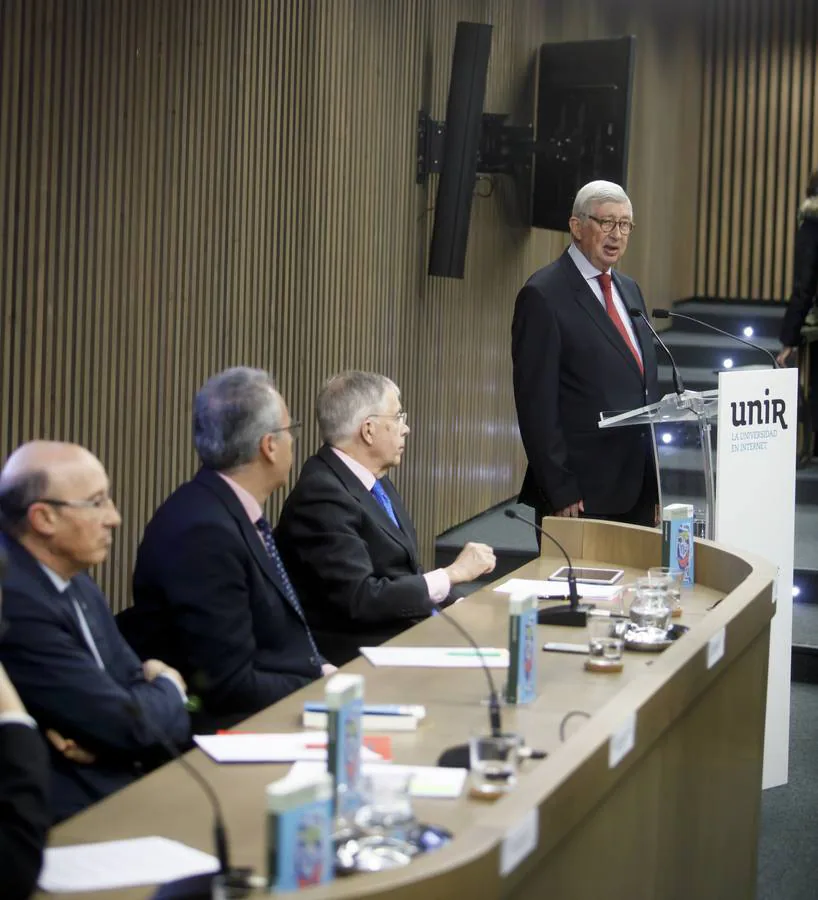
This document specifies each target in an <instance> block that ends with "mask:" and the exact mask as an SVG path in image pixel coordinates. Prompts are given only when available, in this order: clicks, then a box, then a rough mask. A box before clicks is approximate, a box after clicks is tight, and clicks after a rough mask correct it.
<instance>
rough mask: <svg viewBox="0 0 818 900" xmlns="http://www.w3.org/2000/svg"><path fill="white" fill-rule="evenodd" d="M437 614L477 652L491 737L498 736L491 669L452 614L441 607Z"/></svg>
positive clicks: (496, 697)
mask: <svg viewBox="0 0 818 900" xmlns="http://www.w3.org/2000/svg"><path fill="white" fill-rule="evenodd" d="M437 614H438V615H439V616H440V617H441V618H443V619H445V620H446V621H447V622H448V623H449V625H451V626H452V628H455V629H457V631H459V632H460V634H462V635H463V637H464V638H465V639H466V640H467V641H468V642H469V643H470V644H471V646H472V647H473V648H474V652H475V653H476V654H477V658H478V659H479V660H480V666H481V668H482V669H483V672H484V673H485V675H486V681H487V682H488V685H489V728H490V729H491V736H492V737H499V736H500V735H501V734H502V733H503V726H502V722H501V721H500V697H499V695H498V693H497V688H496V687H495V685H494V679H493V678H492V677H491V669H490V668H489V667H488V666H487V665H486V660H485V659H484V658H483V653H482V651H481V650H480V647H479V646H478V644H477V642H476V641H475V640H474V638H473V637H472V636H471V635H470V634H469V633H468V631H466V629H465V628H464V627H463V626H462V625H461V624H460V623H459V622H458V621H457V620H456V619H454V618H453V617H452V616H450V615H449V614H448V613H446V612H444V611H443V610H442V609H438V610H437Z"/></svg>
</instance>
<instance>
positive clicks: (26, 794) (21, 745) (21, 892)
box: [0, 554, 50, 900]
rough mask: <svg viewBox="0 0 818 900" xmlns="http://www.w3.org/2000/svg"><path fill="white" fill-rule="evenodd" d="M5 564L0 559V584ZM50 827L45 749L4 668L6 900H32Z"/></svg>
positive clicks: (1, 743) (0, 838) (2, 845)
mask: <svg viewBox="0 0 818 900" xmlns="http://www.w3.org/2000/svg"><path fill="white" fill-rule="evenodd" d="M4 564H5V560H4V558H3V556H2V554H0V578H1V577H2V573H3V569H4ZM49 822H50V815H49V810H48V755H47V753H46V749H45V744H44V742H43V739H42V738H41V737H40V734H39V732H38V731H37V725H36V723H35V722H34V720H33V719H32V718H31V716H29V715H28V713H27V712H26V708H25V707H24V706H23V702H22V700H20V697H19V695H18V694H17V691H16V690H15V689H14V685H12V683H11V682H10V681H9V677H8V675H7V674H6V670H5V669H4V668H3V666H2V665H0V873H2V874H0V879H1V880H2V885H3V894H2V896H3V898H4V900H26V898H27V897H29V896H31V893H32V891H33V890H34V887H35V885H36V883H37V876H38V875H39V873H40V866H41V865H42V861H43V847H44V846H45V840H46V836H47V834H48V824H49Z"/></svg>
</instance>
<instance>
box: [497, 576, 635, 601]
mask: <svg viewBox="0 0 818 900" xmlns="http://www.w3.org/2000/svg"><path fill="white" fill-rule="evenodd" d="M620 587H622V585H621V584H586V583H585V582H584V581H578V582H577V589H578V591H579V594H580V596H581V597H587V598H588V599H589V600H609V599H610V598H611V597H613V595H614V594H615V593H616V592H617V591H618V590H619V588H620ZM494 590H495V591H499V592H500V593H501V594H517V593H520V594H536V595H537V596H538V597H567V596H568V582H567V581H533V580H530V579H527V578H509V579H508V581H504V582H503V583H502V584H501V585H499V586H498V587H496V588H495V589H494Z"/></svg>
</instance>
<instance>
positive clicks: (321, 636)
mask: <svg viewBox="0 0 818 900" xmlns="http://www.w3.org/2000/svg"><path fill="white" fill-rule="evenodd" d="M381 483H382V484H383V486H384V489H385V490H386V493H387V494H388V496H389V499H390V500H391V501H392V506H393V507H394V510H395V514H396V516H397V519H398V522H400V525H401V527H400V528H397V527H396V526H395V525H394V523H393V522H392V520H391V519H390V518H389V516H388V515H387V513H386V511H385V510H384V509H383V507H382V506H381V505H380V504H379V503H378V501H377V500H376V499H375V498H374V497H373V496H372V494H370V493H369V491H367V490H366V488H365V487H364V486H363V484H362V483H361V481H360V479H359V478H358V477H357V476H356V475H355V474H354V473H353V472H351V471H350V469H349V468H348V467H347V466H346V465H345V464H344V463H343V462H342V461H341V460H340V459H339V458H338V457H337V456H336V455H335V453H333V451H332V450H331V449H330V448H329V447H328V446H324V447H321V449H320V450H319V451H318V453H316V454H315V456H312V457H310V458H309V459H308V460H307V462H306V463H305V464H304V468H303V469H302V470H301V474H300V475H299V477H298V482H297V483H296V485H295V487H294V488H293V491H292V493H291V494H290V495H289V497H287V500H286V501H285V503H284V508H283V509H282V511H281V517H280V518H279V520H278V528H277V529H276V541H277V543H278V547H279V550H280V552H281V555H282V557H283V559H284V561H285V563H286V565H287V571H288V572H289V573H290V577H291V578H292V579H293V581H294V583H295V585H296V587H297V588H298V593H299V596H300V597H301V600H302V603H303V604H304V611H305V612H306V614H307V620H308V621H309V623H310V625H311V627H312V631H313V635H314V636H315V639H316V640H317V641H318V646H319V648H320V650H321V652H322V653H323V654H324V655H325V656H326V657H327V659H328V660H329V661H330V662H331V663H334V664H335V665H343V664H344V663H346V662H348V661H349V660H350V659H353V658H354V657H356V656H357V655H358V648H359V647H361V646H372V645H376V644H381V643H383V642H384V641H387V640H389V639H390V638H392V637H394V636H395V635H396V634H399V633H400V632H401V631H404V630H405V629H407V628H409V627H410V626H411V625H414V624H415V623H417V622H419V621H420V620H421V619H423V618H425V617H426V616H428V615H429V613H430V610H431V602H430V600H429V591H428V588H427V586H426V580H425V579H424V577H423V574H422V573H423V570H422V569H421V567H420V561H419V560H418V548H417V536H416V534H415V529H414V527H413V525H412V520H411V518H410V517H409V513H408V512H407V511H406V508H405V507H404V505H403V503H402V502H401V499H400V497H399V496H398V492H397V491H396V490H395V488H394V486H393V485H392V483H391V482H390V481H389V479H388V478H383V479H382V480H381Z"/></svg>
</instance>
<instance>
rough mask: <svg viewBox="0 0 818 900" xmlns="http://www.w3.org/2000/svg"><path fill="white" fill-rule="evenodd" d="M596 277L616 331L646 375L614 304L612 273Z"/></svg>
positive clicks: (606, 309)
mask: <svg viewBox="0 0 818 900" xmlns="http://www.w3.org/2000/svg"><path fill="white" fill-rule="evenodd" d="M596 277H597V280H598V281H599V284H600V287H601V288H602V296H603V297H604V298H605V311H606V312H607V313H608V316H609V317H610V319H611V321H612V322H613V323H614V325H615V326H616V330H617V331H618V332H619V333H620V334H621V335H622V340H623V341H624V342H625V343H626V344H627V345H628V349H629V350H630V351H631V353H633V358H634V359H635V360H636V364H637V365H638V366H639V371H640V372H641V373H642V374H643V375H644V374H645V369H644V367H643V366H642V360H641V359H640V358H639V354H638V353H637V352H636V347H634V346H633V341H632V340H631V336H630V335H629V334H628V329H627V328H625V323H624V322H623V321H622V317H621V316H620V315H619V310H617V308H616V305H615V304H614V298H613V291H612V290H611V273H610V272H603V273H602V274H601V275H597V276H596Z"/></svg>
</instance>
